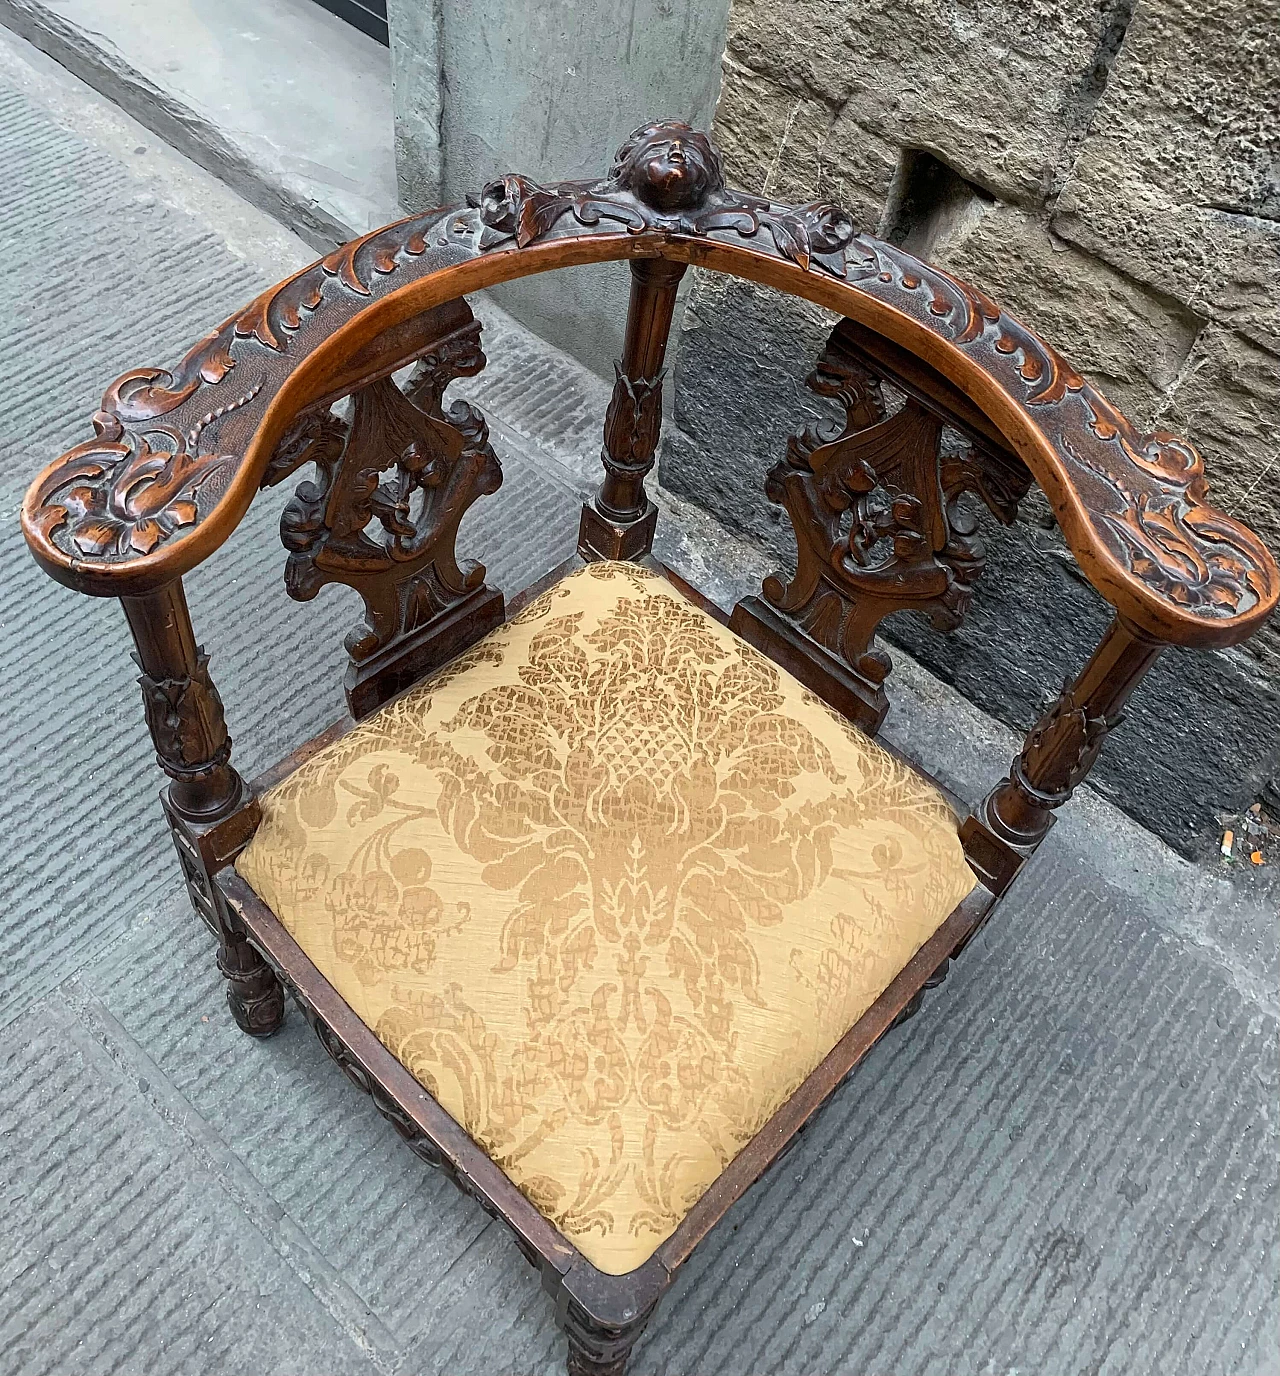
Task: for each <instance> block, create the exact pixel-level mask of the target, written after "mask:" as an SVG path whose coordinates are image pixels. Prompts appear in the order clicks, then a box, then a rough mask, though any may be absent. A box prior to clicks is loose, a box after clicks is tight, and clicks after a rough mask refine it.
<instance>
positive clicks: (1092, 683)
mask: <svg viewBox="0 0 1280 1376" xmlns="http://www.w3.org/2000/svg"><path fill="white" fill-rule="evenodd" d="M1163 648H1164V645H1163V643H1162V642H1160V641H1158V640H1154V639H1152V638H1151V637H1150V636H1148V635H1146V634H1145V633H1144V632H1142V631H1140V630H1138V629H1137V628H1136V627H1134V626H1132V625H1131V624H1130V623H1129V622H1127V621H1126V620H1125V619H1124V618H1123V617H1121V616H1117V617H1116V619H1115V620H1114V621H1113V622H1112V623H1111V625H1110V626H1109V627H1108V628H1107V632H1106V634H1105V635H1104V636H1103V637H1102V640H1101V642H1100V643H1099V645H1098V648H1097V649H1096V650H1095V651H1094V652H1093V654H1092V656H1091V657H1090V659H1089V662H1088V663H1087V664H1086V665H1085V666H1084V668H1083V669H1082V670H1081V671H1080V674H1079V676H1078V677H1077V678H1076V680H1075V682H1074V683H1067V684H1065V685H1064V686H1063V690H1062V693H1061V695H1060V696H1059V697H1058V700H1057V701H1056V702H1055V703H1054V704H1053V705H1052V706H1051V707H1050V708H1049V710H1048V711H1047V712H1046V713H1045V714H1044V716H1042V717H1041V718H1040V720H1039V721H1038V722H1037V723H1036V724H1035V726H1033V727H1032V728H1031V730H1030V732H1029V733H1028V735H1027V739H1026V743H1025V744H1024V745H1023V747H1022V753H1021V754H1020V755H1019V756H1018V758H1017V759H1016V760H1015V761H1014V762H1013V766H1012V768H1011V769H1010V770H1009V775H1008V777H1007V778H1006V779H1003V780H1002V781H1001V782H1000V783H999V784H997V785H996V787H995V788H994V789H993V790H992V791H991V792H990V793H989V794H988V795H987V797H986V799H985V800H984V801H983V803H982V806H981V808H980V809H979V812H978V817H979V820H980V821H981V822H982V823H983V824H984V825H985V826H986V827H987V829H988V830H989V831H991V832H992V833H993V834H994V835H995V836H997V837H999V838H1000V840H1002V841H1004V842H1005V843H1006V844H1007V845H1010V846H1012V847H1014V848H1015V849H1016V850H1017V851H1019V852H1021V853H1023V854H1029V853H1030V852H1031V851H1032V850H1034V849H1035V847H1036V846H1038V845H1039V844H1040V842H1041V840H1043V838H1044V835H1045V833H1046V832H1047V831H1048V830H1049V827H1050V826H1051V824H1052V822H1053V813H1054V809H1056V808H1059V807H1061V806H1062V804H1063V803H1065V802H1066V801H1067V799H1068V798H1070V797H1071V795H1072V793H1073V792H1074V791H1075V789H1076V787H1077V785H1079V784H1080V783H1081V781H1082V780H1083V779H1084V777H1085V775H1086V774H1088V772H1089V770H1090V769H1092V768H1093V762H1094V761H1095V760H1096V759H1097V758H1098V752H1099V751H1100V750H1101V749H1102V742H1103V740H1104V739H1105V737H1106V734H1107V732H1108V731H1110V730H1111V729H1112V728H1113V727H1115V726H1117V725H1118V724H1119V722H1120V710H1121V708H1122V707H1123V706H1124V704H1125V702H1126V701H1128V698H1129V694H1130V693H1132V692H1133V690H1134V688H1136V687H1137V685H1138V684H1139V683H1140V682H1141V680H1142V677H1143V675H1144V674H1145V673H1146V672H1147V670H1148V669H1149V668H1150V667H1151V665H1152V664H1153V663H1154V662H1155V660H1156V657H1157V656H1158V655H1159V653H1160V651H1161V650H1162V649H1163Z"/></svg>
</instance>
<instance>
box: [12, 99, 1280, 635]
mask: <svg viewBox="0 0 1280 1376" xmlns="http://www.w3.org/2000/svg"><path fill="white" fill-rule="evenodd" d="M477 199H478V203H477V204H476V205H475V206H468V207H462V208H459V209H455V210H442V211H432V212H429V213H427V214H425V215H421V216H416V217H413V218H411V219H408V220H405V221H402V222H401V223H399V224H397V225H392V226H389V227H388V228H386V229H383V230H379V231H377V232H376V233H373V234H370V235H366V236H365V237H364V238H362V239H358V240H355V241H353V242H352V243H351V244H347V245H345V246H344V247H343V248H341V249H339V250H336V251H335V252H334V253H332V254H330V255H329V256H328V257H327V258H324V259H322V260H321V261H320V262H318V263H316V264H314V265H313V266H312V267H310V268H307V269H305V270H304V271H302V272H301V273H299V274H297V275H296V276H295V277H292V278H290V279H289V280H288V281H286V282H284V283H282V284H281V285H280V286H278V287H275V288H272V289H271V290H270V291H268V292H265V293H264V294H263V295H262V296H261V297H259V298H258V299H257V300H256V301H254V302H253V303H251V304H250V305H249V306H248V307H246V309H245V310H244V311H242V312H240V313H239V314H238V315H236V316H234V317H232V318H231V319H230V320H228V321H227V322H225V323H224V324H223V325H222V326H220V327H219V328H218V329H217V330H215V331H213V332H212V333H211V334H210V335H209V336H207V337H206V338H205V339H204V340H202V341H201V342H200V343H199V344H198V345H197V346H196V347H195V348H194V349H193V350H192V351H191V352H190V353H189V354H188V355H187V357H186V358H185V359H184V360H183V361H182V363H181V364H180V365H179V366H178V367H177V368H176V369H175V370H173V371H166V370H163V369H157V368H146V369H136V370H134V371H133V372H131V373H127V374H125V375H124V377H122V378H120V379H119V380H118V381H117V382H116V383H114V384H113V385H112V386H111V387H110V388H108V390H107V392H106V394H105V396H104V398H103V403H102V408H101V410H100V411H99V412H98V414H97V416H96V417H95V422H94V425H95V435H94V438H92V439H90V440H88V441H86V442H85V443H84V444H82V445H79V446H77V447H76V448H75V449H73V450H71V451H69V452H68V453H67V454H65V455H64V456H63V457H62V458H61V459H59V460H58V461H56V462H55V463H54V464H53V465H51V467H50V468H49V469H47V470H46V471H45V473H44V474H42V475H41V477H40V478H38V479H37V480H36V482H35V484H34V485H33V487H32V489H31V491H30V492H29V494H28V497H27V501H26V503H25V506H24V516H23V519H24V523H25V528H26V531H27V536H28V540H29V541H30V543H31V546H32V549H33V551H34V553H35V554H36V557H37V558H38V559H39V560H40V561H41V563H42V564H43V565H44V566H45V567H46V569H48V571H49V572H50V573H51V574H52V575H53V576H54V577H57V578H60V579H62V580H63V581H65V582H68V583H70V584H71V585H73V586H76V587H79V588H81V589H83V590H84V591H88V592H94V593H99V594H105V595H120V594H129V593H135V592H144V591H146V590H147V589H148V588H151V587H156V586H160V585H162V584H164V583H166V582H169V581H172V579H173V578H174V577H176V576H178V575H180V574H182V573H183V572H185V571H186V570H187V569H189V568H191V567H193V566H194V565H195V564H196V563H198V562H200V560H201V559H203V558H205V557H206V556H207V555H208V554H209V553H211V552H212V551H213V550H214V549H216V548H217V546H218V545H219V544H221V543H222V541H223V540H225V539H226V538H227V536H228V535H229V534H230V532H231V530H232V529H233V528H234V527H235V525H236V523H237V522H238V521H239V519H240V518H241V516H243V514H244V511H245V510H246V509H247V507H248V505H249V502H250V501H251V499H252V496H253V493H254V491H256V489H257V486H258V484H259V482H260V481H261V479H262V477H263V475H264V473H265V472H266V470H267V467H268V465H269V463H270V460H271V456H272V454H273V453H274V451H275V448H276V445H277V443H278V441H279V440H280V439H281V437H282V436H283V435H284V434H285V432H286V430H287V429H288V427H289V426H290V425H291V424H292V423H293V421H294V420H295V418H296V417H297V416H298V415H299V413H301V412H302V411H304V410H305V409H306V408H307V407H308V406H311V405H314V404H315V403H316V402H317V401H319V400H321V399H322V398H323V397H326V396H337V395H344V394H347V393H349V392H351V391H353V390H355V387H356V386H357V385H360V384H362V383H363V382H366V381H369V380H371V379H372V378H373V377H374V376H377V375H385V373H386V372H389V371H391V370H393V368H395V367H399V366H401V365H402V364H403V363H405V362H407V361H410V360H411V359H412V358H414V357H416V356H418V353H419V352H420V351H421V349H422V348H423V347H424V346H423V343H422V341H420V340H417V339H415V337H414V322H415V320H417V319H419V318H421V316H422V315H423V313H424V312H425V311H428V310H429V309H430V308H432V307H435V306H437V305H439V304H441V303H443V302H445V301H448V300H451V299H454V298H456V297H457V296H459V295H461V294H462V293H464V292H466V291H470V290H475V289H479V288H482V287H484V286H488V285H491V284H492V283H495V282H499V281H504V280H507V279H509V278H512V277H517V276H523V275H526V274H528V273H533V272H540V271H545V270H547V269H549V268H555V267H561V266H566V265H569V264H572V263H586V262H600V261H606V260H608V259H613V258H632V259H658V258H661V259H666V260H669V261H672V262H675V263H691V262H692V263H697V264H699V265H701V266H704V267H709V268H713V269H716V270H719V271H724V272H730V273H735V274H737V275H739V276H743V277H747V278H750V279H752V280H755V281H760V282H764V283H767V284H770V285H773V286H777V287H779V288H781V289H783V290H786V291H790V292H792V293H794V294H796V295H800V296H804V297H805V298H807V299H809V300H812V301H815V302H817V303H819V304H821V305H823V306H826V307H829V308H830V309H832V310H835V311H837V312H838V313H840V314H842V315H845V316H848V317H850V318H851V319H853V320H855V321H856V322H858V323H859V324H861V325H863V326H865V327H867V328H869V329H870V330H871V331H873V332H874V333H875V334H877V335H879V336H881V337H883V338H885V339H888V340H889V341H890V342H891V343H893V344H896V345H898V346H900V347H902V348H903V349H905V350H907V351H908V352H909V353H911V354H912V355H914V356H916V357H917V358H919V359H920V360H922V361H923V362H925V363H927V364H928V365H929V367H930V368H931V369H933V370H935V371H936V372H938V373H940V374H941V375H942V376H943V377H944V378H945V379H946V380H947V381H948V382H949V383H950V384H952V385H953V386H954V387H955V388H956V389H957V390H959V391H960V392H961V393H963V394H964V395H965V396H966V397H967V398H969V400H970V401H972V402H973V404H974V405H975V406H976V408H977V409H978V410H980V411H981V412H982V413H983V414H984V415H985V416H986V417H987V418H988V419H989V420H990V421H991V423H992V425H993V426H994V427H995V429H997V430H998V432H999V433H1000V434H1001V435H1002V436H1003V437H1004V439H1005V441H1006V442H1007V444H1008V446H1009V448H1010V449H1011V450H1013V451H1014V452H1016V453H1017V455H1018V456H1019V458H1020V459H1021V460H1022V461H1023V462H1024V463H1025V464H1026V466H1027V468H1028V469H1029V470H1030V471H1031V473H1032V474H1033V475H1034V477H1035V478H1036V480H1037V481H1038V482H1039V483H1040V484H1041V485H1042V486H1043V487H1044V489H1045V491H1046V493H1047V494H1048V496H1049V499H1050V501H1051V503H1052V505H1053V507H1054V510H1055V513H1056V514H1057V517H1058V520H1059V523H1060V524H1061V526H1062V529H1063V532H1064V535H1065V537H1066V539H1067V541H1068V543H1069V544H1070V546H1071V548H1072V550H1073V552H1074V553H1075V555H1076V557H1077V559H1078V560H1079V562H1080V566H1081V568H1082V570H1083V571H1084V572H1085V574H1086V576H1088V577H1089V578H1090V580H1091V581H1092V582H1093V583H1094V585H1095V586H1096V587H1097V588H1098V589H1099V591H1100V592H1101V593H1102V595H1103V596H1104V597H1106V598H1107V599H1108V600H1109V601H1110V602H1112V603H1113V604H1114V605H1115V606H1116V608H1117V609H1118V610H1119V611H1120V612H1122V613H1123V614H1124V615H1125V616H1126V617H1128V618H1129V619H1130V621H1132V622H1133V623H1134V624H1135V625H1138V626H1139V627H1141V628H1142V629H1144V630H1145V631H1146V632H1147V633H1149V634H1152V635H1156V636H1159V637H1160V638H1161V639H1163V640H1166V641H1170V642H1175V643H1183V644H1204V645H1225V644H1231V643H1235V642H1236V641H1238V640H1240V639H1243V638H1245V637H1246V636H1248V635H1249V634H1251V633H1252V631H1253V630H1254V629H1256V627H1257V626H1258V625H1259V624H1260V623H1261V621H1262V620H1263V619H1264V618H1265V617H1266V615H1267V614H1268V613H1269V612H1270V610H1271V609H1272V607H1273V606H1274V604H1275V602H1276V599H1277V596H1280V576H1278V575H1277V571H1276V566H1275V563H1274V561H1273V560H1272V558H1271V556H1270V555H1269V554H1268V552H1267V550H1266V549H1265V547H1264V546H1263V544H1262V543H1261V541H1260V540H1258V538H1257V537H1256V536H1255V535H1254V534H1253V533H1252V532H1251V531H1249V530H1248V529H1247V528H1246V527H1244V526H1242V525H1241V524H1240V523H1239V522H1236V521H1234V520H1232V519H1231V518H1229V517H1227V516H1225V515H1224V514H1223V513H1221V512H1219V511H1217V510H1215V509H1214V508H1213V507H1212V506H1211V505H1209V503H1208V500H1207V488H1206V483H1205V478H1204V469H1203V464H1202V463H1201V460H1200V457H1199V455H1198V454H1197V453H1196V451H1195V450H1194V449H1193V448H1192V447H1191V446H1190V445H1189V444H1188V443H1187V442H1186V441H1184V440H1181V439H1179V438H1178V437H1177V436H1175V435H1171V434H1168V433H1166V432H1163V431H1159V432H1155V433H1153V434H1151V435H1144V434H1140V433H1139V432H1138V431H1137V430H1135V429H1134V427H1133V426H1132V425H1131V424H1130V423H1129V422H1128V421H1127V420H1126V419H1125V418H1124V417H1123V416H1122V415H1121V414H1120V413H1119V412H1118V411H1117V410H1116V409H1115V408H1114V407H1113V406H1112V405H1111V403H1110V402H1108V401H1107V400H1106V399H1105V398H1104V397H1103V396H1102V395H1101V394H1100V393H1099V392H1098V390H1097V389H1096V388H1095V387H1093V386H1092V385H1091V384H1089V383H1087V382H1086V381H1085V380H1084V379H1083V378H1082V377H1081V376H1080V374H1079V373H1077V372H1076V371H1075V370H1074V369H1073V368H1071V366H1070V365H1069V364H1068V363H1066V362H1065V360H1063V359H1062V357H1061V356H1060V355H1059V354H1058V353H1057V352H1056V351H1054V350H1053V349H1052V348H1050V347H1049V346H1048V345H1047V344H1046V343H1045V342H1044V341H1043V340H1041V339H1040V338H1039V337H1038V336H1037V335H1036V334H1035V333H1034V332H1033V331H1031V330H1030V329H1028V328H1027V327H1026V326H1025V325H1023V324H1021V323H1020V322H1019V321H1017V320H1015V319H1014V318H1013V317H1011V316H1009V315H1008V314H1007V313H1006V312H1004V311H1002V310H1001V309H1000V308H999V307H998V306H997V305H996V304H995V303H994V302H993V301H992V300H991V299H990V298H989V297H987V296H986V295H985V294H984V293H982V292H981V291H979V290H977V289H976V288H974V287H971V286H969V285H967V284H966V283H964V282H961V281H959V280H958V279H956V278H954V277H952V276H950V275H949V274H948V273H945V272H943V271H941V270H940V269H938V268H934V267H932V266H930V265H928V264H925V263H922V262H920V261H919V260H918V259H916V258H914V257H912V256H911V255H910V254H908V253H906V252H904V251H903V250H902V249H899V248H897V247H895V246H893V245H891V244H887V243H884V242H882V241H880V240H877V239H875V238H873V237H871V236H869V235H867V234H864V233H861V232H859V231H858V230H856V228H855V226H854V225H853V223H852V221H851V220H850V218H849V216H848V215H847V214H845V213H844V212H843V211H842V210H840V209H839V207H837V206H834V205H832V204H830V203H827V202H815V203H813V204H811V205H804V206H780V205H777V204H776V203H774V202H772V201H769V200H767V199H765V198H762V197H758V196H752V195H750V194H747V193H742V192H736V191H730V190H728V189H726V187H725V185H724V181H723V175H722V171H721V164H720V159H719V155H718V154H717V153H716V151H715V149H714V148H713V147H712V145H711V144H710V142H709V141H708V140H707V139H706V138H705V137H704V136H703V135H701V134H697V133H695V132H693V131H692V130H689V129H687V128H686V127H684V126H681V125H677V124H664V125H653V126H646V128H644V129H642V130H639V131H637V133H636V135H634V136H633V137H632V138H631V139H630V140H628V142H627V144H626V145H624V147H623V148H622V149H621V150H620V152H619V156H618V158H617V159H616V161H615V164H614V167H613V170H612V172H611V173H610V175H609V176H608V177H606V178H604V179H603V180H601V181H596V182H566V183H559V184H556V185H554V186H549V187H543V186H539V185H537V184H536V183H534V182H532V181H530V180H529V179H527V178H523V177H518V176H512V177H507V178H505V179H503V180H502V181H499V182H495V183H493V184H492V185H491V186H489V187H487V188H486V189H485V191H484V192H483V193H482V195H481V196H480V197H478V198H477ZM626 371H627V375H628V377H629V378H630V379H631V381H632V382H633V383H635V382H636V381H638V380H644V381H649V380H651V379H652V376H653V374H651V373H647V372H636V371H633V370H626Z"/></svg>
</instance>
